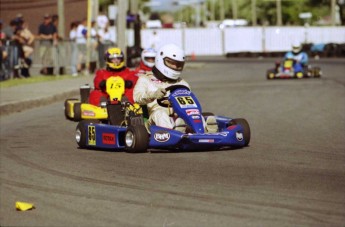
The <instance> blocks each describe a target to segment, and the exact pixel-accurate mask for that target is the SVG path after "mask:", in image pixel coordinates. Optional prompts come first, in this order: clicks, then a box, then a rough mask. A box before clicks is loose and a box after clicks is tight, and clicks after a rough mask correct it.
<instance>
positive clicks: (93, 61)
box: [86, 21, 99, 74]
mask: <svg viewBox="0 0 345 227" xmlns="http://www.w3.org/2000/svg"><path fill="white" fill-rule="evenodd" d="M87 32H88V31H86V35H87ZM98 38H99V36H98V33H97V30H96V22H95V21H92V22H91V33H90V62H89V69H88V70H89V73H90V74H93V73H94V72H95V70H96V68H97V61H98V51H97V50H98Z"/></svg>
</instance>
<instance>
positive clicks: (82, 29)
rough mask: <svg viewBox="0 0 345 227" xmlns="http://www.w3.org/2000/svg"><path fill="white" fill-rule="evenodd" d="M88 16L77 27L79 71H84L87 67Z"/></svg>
mask: <svg viewBox="0 0 345 227" xmlns="http://www.w3.org/2000/svg"><path fill="white" fill-rule="evenodd" d="M86 22H87V21H86V18H84V19H83V20H82V21H81V23H80V24H79V25H78V27H77V32H76V43H77V49H78V62H79V63H80V67H79V68H78V71H79V72H81V71H84V70H85V67H86Z"/></svg>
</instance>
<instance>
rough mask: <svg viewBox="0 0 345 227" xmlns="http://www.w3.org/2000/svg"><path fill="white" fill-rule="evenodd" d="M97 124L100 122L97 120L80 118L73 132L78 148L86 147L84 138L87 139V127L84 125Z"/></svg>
mask: <svg viewBox="0 0 345 227" xmlns="http://www.w3.org/2000/svg"><path fill="white" fill-rule="evenodd" d="M90 123H92V124H98V123H100V121H99V120H82V121H79V123H78V125H77V127H76V129H75V130H76V132H75V139H76V142H77V144H78V146H79V147H80V148H86V147H87V144H86V140H87V133H88V131H87V130H88V127H87V126H86V125H88V124H90Z"/></svg>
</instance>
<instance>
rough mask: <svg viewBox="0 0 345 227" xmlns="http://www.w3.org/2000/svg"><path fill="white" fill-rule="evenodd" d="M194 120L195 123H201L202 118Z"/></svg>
mask: <svg viewBox="0 0 345 227" xmlns="http://www.w3.org/2000/svg"><path fill="white" fill-rule="evenodd" d="M193 121H194V123H200V122H201V120H193Z"/></svg>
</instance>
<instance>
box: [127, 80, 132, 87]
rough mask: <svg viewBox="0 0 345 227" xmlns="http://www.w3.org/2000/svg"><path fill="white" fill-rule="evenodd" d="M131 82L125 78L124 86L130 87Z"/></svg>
mask: <svg viewBox="0 0 345 227" xmlns="http://www.w3.org/2000/svg"><path fill="white" fill-rule="evenodd" d="M132 87H133V82H132V81H130V80H125V88H132Z"/></svg>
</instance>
